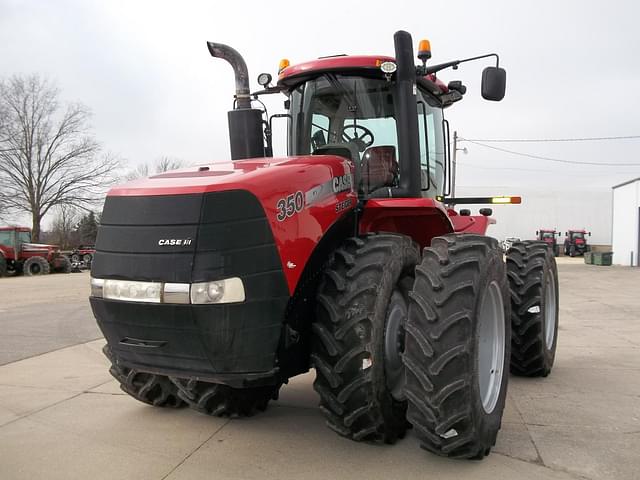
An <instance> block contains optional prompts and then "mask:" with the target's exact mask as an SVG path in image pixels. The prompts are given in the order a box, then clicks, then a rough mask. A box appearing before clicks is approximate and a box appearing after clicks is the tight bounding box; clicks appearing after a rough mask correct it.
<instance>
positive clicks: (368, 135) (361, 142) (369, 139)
mask: <svg viewBox="0 0 640 480" xmlns="http://www.w3.org/2000/svg"><path fill="white" fill-rule="evenodd" d="M347 130H353V133H352V134H349V133H347ZM358 132H360V133H361V134H358ZM340 136H341V137H342V140H344V141H345V142H347V143H349V142H353V143H355V144H356V146H357V147H358V150H359V151H361V152H364V151H365V150H366V148H367V147H370V146H371V145H373V140H374V138H373V132H372V131H371V130H369V129H368V128H367V127H363V126H362V125H355V124H353V125H345V126H344V127H342V131H341V132H340Z"/></svg>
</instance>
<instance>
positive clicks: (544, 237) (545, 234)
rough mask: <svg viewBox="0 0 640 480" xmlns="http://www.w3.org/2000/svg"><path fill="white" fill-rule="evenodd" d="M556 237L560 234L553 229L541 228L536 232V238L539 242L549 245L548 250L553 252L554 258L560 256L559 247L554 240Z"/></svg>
mask: <svg viewBox="0 0 640 480" xmlns="http://www.w3.org/2000/svg"><path fill="white" fill-rule="evenodd" d="M556 236H558V237H559V236H560V232H558V231H557V230H556V229H555V228H541V229H540V230H537V231H536V238H537V239H538V240H540V241H541V242H545V243H546V244H547V245H549V248H550V249H551V251H552V252H553V255H554V256H556V257H557V256H558V255H560V246H559V245H558V241H557V240H556Z"/></svg>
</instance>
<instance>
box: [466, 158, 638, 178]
mask: <svg viewBox="0 0 640 480" xmlns="http://www.w3.org/2000/svg"><path fill="white" fill-rule="evenodd" d="M457 164H458V167H459V168H460V167H463V168H477V169H478V170H500V171H504V170H509V171H517V172H544V173H553V174H555V175H557V174H559V173H566V174H570V175H571V176H572V177H574V176H580V177H600V176H602V175H636V174H637V172H611V173H608V174H607V173H603V172H599V173H596V172H591V173H582V172H577V173H576V172H569V171H565V170H562V171H561V170H551V169H542V168H518V167H492V166H485V165H472V164H469V163H466V162H461V161H460V160H458V161H457Z"/></svg>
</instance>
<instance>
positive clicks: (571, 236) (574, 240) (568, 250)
mask: <svg viewBox="0 0 640 480" xmlns="http://www.w3.org/2000/svg"><path fill="white" fill-rule="evenodd" d="M564 235H565V238H564V254H565V255H569V256H570V257H575V256H576V255H584V252H586V251H587V250H588V247H587V235H589V236H591V232H587V231H586V230H584V229H583V230H569V231H568V232H565V234H564Z"/></svg>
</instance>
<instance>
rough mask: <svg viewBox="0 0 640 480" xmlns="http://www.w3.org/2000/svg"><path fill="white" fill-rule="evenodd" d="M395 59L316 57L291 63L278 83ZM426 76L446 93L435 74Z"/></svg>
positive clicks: (441, 82)
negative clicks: (312, 74) (313, 74)
mask: <svg viewBox="0 0 640 480" xmlns="http://www.w3.org/2000/svg"><path fill="white" fill-rule="evenodd" d="M395 61H396V59H395V58H393V57H388V56H385V55H378V56H375V55H343V56H338V57H327V58H318V59H316V60H311V61H308V62H304V63H298V64H296V65H291V66H289V67H287V68H285V69H284V70H282V72H280V75H278V83H283V84H286V85H289V84H292V83H295V78H296V77H301V76H305V75H309V74H310V73H313V72H328V71H342V72H348V71H349V70H358V69H374V70H376V69H380V65H381V64H382V63H383V62H395ZM426 78H427V79H428V80H430V81H431V82H433V83H435V84H436V85H437V86H438V87H439V88H440V90H441V91H442V92H443V93H447V92H448V91H449V88H448V87H447V85H446V84H445V83H444V82H443V81H442V80H440V79H439V78H437V77H436V76H435V75H433V74H432V75H427V76H426Z"/></svg>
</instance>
